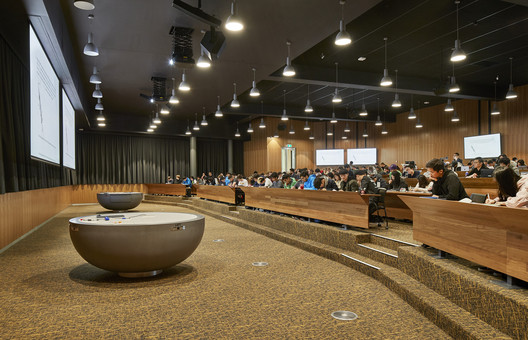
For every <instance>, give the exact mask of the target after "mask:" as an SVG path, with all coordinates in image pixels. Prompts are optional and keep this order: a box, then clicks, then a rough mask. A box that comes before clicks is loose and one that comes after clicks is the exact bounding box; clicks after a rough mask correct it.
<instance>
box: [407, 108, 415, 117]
mask: <svg viewBox="0 0 528 340" xmlns="http://www.w3.org/2000/svg"><path fill="white" fill-rule="evenodd" d="M407 118H408V119H416V113H415V112H414V107H412V106H411V109H410V110H409V116H408V117H407Z"/></svg>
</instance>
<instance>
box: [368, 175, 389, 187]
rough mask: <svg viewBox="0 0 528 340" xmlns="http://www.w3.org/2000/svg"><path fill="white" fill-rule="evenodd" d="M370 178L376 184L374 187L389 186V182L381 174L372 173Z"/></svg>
mask: <svg viewBox="0 0 528 340" xmlns="http://www.w3.org/2000/svg"><path fill="white" fill-rule="evenodd" d="M370 178H371V179H372V181H373V182H374V185H375V186H376V188H378V189H379V188H384V189H388V188H389V183H387V181H386V180H385V178H383V176H382V175H381V174H377V175H373V176H371V177H370Z"/></svg>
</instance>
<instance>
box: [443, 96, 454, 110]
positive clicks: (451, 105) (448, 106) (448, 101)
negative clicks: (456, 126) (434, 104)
mask: <svg viewBox="0 0 528 340" xmlns="http://www.w3.org/2000/svg"><path fill="white" fill-rule="evenodd" d="M454 110H455V108H454V107H453V104H451V98H447V104H446V106H445V108H444V111H445V112H451V111H454Z"/></svg>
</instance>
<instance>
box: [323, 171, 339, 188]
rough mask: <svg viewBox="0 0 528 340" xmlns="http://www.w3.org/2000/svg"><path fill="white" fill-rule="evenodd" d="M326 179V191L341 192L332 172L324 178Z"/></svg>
mask: <svg viewBox="0 0 528 340" xmlns="http://www.w3.org/2000/svg"><path fill="white" fill-rule="evenodd" d="M324 178H325V183H326V190H331V191H338V190H339V187H338V186H337V183H336V182H335V180H334V174H333V173H332V172H329V173H328V174H327V175H326V176H324Z"/></svg>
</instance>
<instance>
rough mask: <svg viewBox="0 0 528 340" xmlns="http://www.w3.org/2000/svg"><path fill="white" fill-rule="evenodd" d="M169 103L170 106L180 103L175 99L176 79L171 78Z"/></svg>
mask: <svg viewBox="0 0 528 340" xmlns="http://www.w3.org/2000/svg"><path fill="white" fill-rule="evenodd" d="M169 103H171V104H179V103H180V101H179V100H178V97H176V79H174V78H172V94H171V96H170V98H169Z"/></svg>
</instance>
